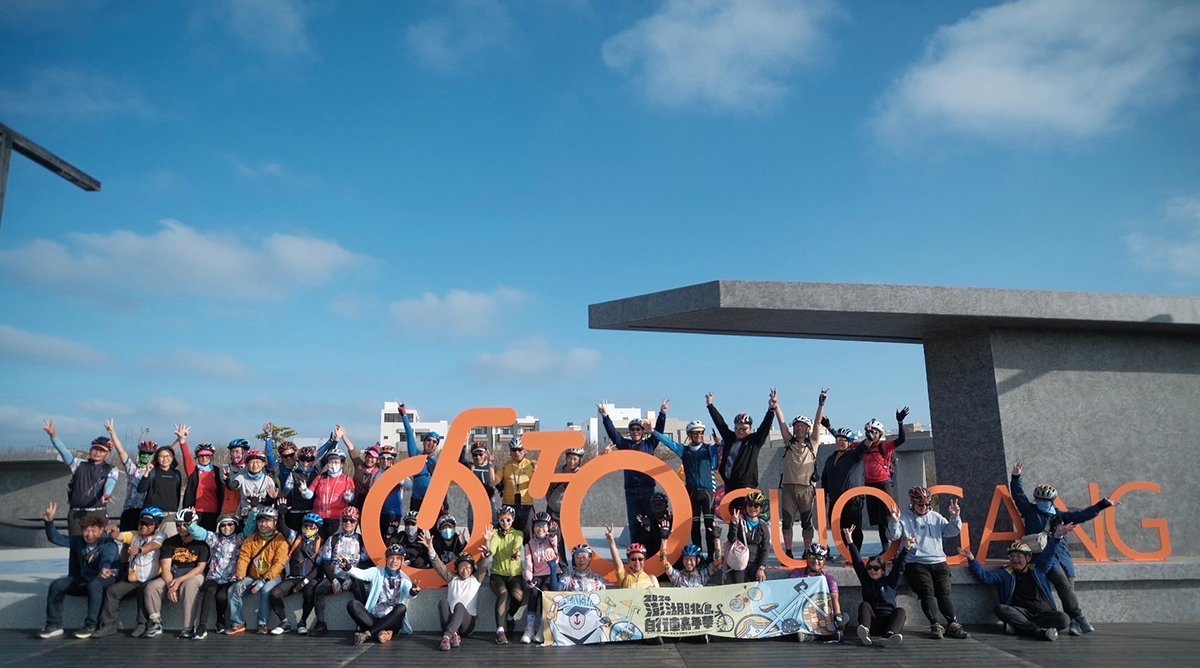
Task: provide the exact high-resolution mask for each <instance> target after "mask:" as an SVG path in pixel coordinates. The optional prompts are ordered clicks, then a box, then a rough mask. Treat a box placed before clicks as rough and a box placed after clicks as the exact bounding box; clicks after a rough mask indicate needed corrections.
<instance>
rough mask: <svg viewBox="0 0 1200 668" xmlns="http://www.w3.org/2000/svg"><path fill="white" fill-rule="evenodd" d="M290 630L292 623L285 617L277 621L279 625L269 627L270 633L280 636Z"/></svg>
mask: <svg viewBox="0 0 1200 668" xmlns="http://www.w3.org/2000/svg"><path fill="white" fill-rule="evenodd" d="M291 630H292V623H291V622H290V621H288V620H286V619H285V620H283V621H282V622H280V623H279V626H276V627H275V628H273V629H271V635H273V636H281V635H283V634H285V633H287V632H288V631H291Z"/></svg>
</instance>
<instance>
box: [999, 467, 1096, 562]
mask: <svg viewBox="0 0 1200 668" xmlns="http://www.w3.org/2000/svg"><path fill="white" fill-rule="evenodd" d="M1008 491H1009V493H1010V494H1011V495H1012V500H1013V503H1015V504H1016V505H1017V512H1019V513H1021V521H1022V522H1024V523H1025V533H1026V534H1031V533H1042V532H1045V531H1048V530H1049V529H1050V522H1051V520H1053V519H1054V518H1055V517H1057V518H1058V519H1060V520H1062V521H1063V522H1064V523H1070V524H1082V523H1083V522H1090V521H1092V520H1094V519H1096V516H1097V515H1099V514H1100V512H1101V511H1102V510H1104V509H1105V508H1108V507H1109V506H1111V505H1112V503H1111V502H1109V500H1108V499H1100V501H1099V503H1097V504H1096V505H1094V506H1090V507H1088V508H1084V509H1083V510H1068V511H1060V512H1058V513H1057V514H1055V515H1051V514H1050V513H1044V512H1042V511H1040V510H1038V507H1037V504H1035V503H1032V502H1030V501H1029V497H1027V496H1025V488H1024V487H1023V486H1022V485H1021V477H1020V476H1014V477H1012V478H1011V479H1010V480H1009V482H1008ZM1046 549H1049V545H1047V547H1046ZM1058 565H1059V566H1062V569H1063V573H1066V575H1067V577H1069V578H1072V579H1074V577H1075V562H1073V561H1072V560H1071V549H1070V547H1069V546H1068V544H1067V541H1065V540H1060V541H1059V542H1058Z"/></svg>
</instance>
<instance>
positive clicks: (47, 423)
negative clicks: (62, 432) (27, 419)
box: [42, 418, 58, 438]
mask: <svg viewBox="0 0 1200 668" xmlns="http://www.w3.org/2000/svg"><path fill="white" fill-rule="evenodd" d="M42 431H44V432H46V433H47V434H49V435H50V438H55V437H56V436H58V429H57V428H56V427H55V426H54V420H51V419H48V418H47V419H46V420H43V421H42Z"/></svg>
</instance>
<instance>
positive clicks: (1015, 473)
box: [1012, 459, 1025, 478]
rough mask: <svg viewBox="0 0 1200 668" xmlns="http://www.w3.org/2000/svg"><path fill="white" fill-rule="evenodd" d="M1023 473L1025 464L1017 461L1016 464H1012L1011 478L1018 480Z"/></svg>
mask: <svg viewBox="0 0 1200 668" xmlns="http://www.w3.org/2000/svg"><path fill="white" fill-rule="evenodd" d="M1024 472H1025V462H1024V461H1022V460H1020V459H1018V460H1017V463H1016V464H1013V468H1012V477H1014V478H1019V477H1021V474H1022V473H1024Z"/></svg>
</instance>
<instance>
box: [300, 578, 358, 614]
mask: <svg viewBox="0 0 1200 668" xmlns="http://www.w3.org/2000/svg"><path fill="white" fill-rule="evenodd" d="M345 585H346V586H348V587H349V589H343V590H342V592H346V591H348V592H350V593H351V595H353V596H354V599H355V600H356V601H359V602H365V601H366V600H367V588H366V586H365V584H363V582H362V580H354V579H351V580H350V581H349V582H347V583H345ZM309 587H311V588H312V596H311V598H310V596H309ZM339 593H341V592H335V591H333V580H321V581H320V582H316V581H314V582H309V583H308V586H307V587H305V588H304V612H302V613H301V614H302V615H303V619H305V620H307V619H308V613H310V612H312V610H313V607H314V606H315V607H316V610H317V623H318V624H324V623H325V599H326V598H328V597H330V596H337V595H338V594H339Z"/></svg>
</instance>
